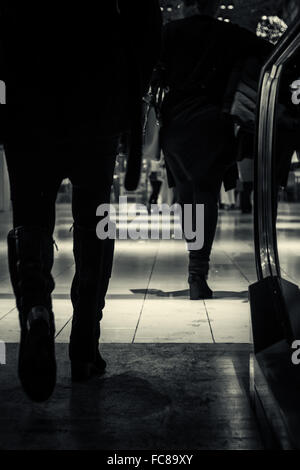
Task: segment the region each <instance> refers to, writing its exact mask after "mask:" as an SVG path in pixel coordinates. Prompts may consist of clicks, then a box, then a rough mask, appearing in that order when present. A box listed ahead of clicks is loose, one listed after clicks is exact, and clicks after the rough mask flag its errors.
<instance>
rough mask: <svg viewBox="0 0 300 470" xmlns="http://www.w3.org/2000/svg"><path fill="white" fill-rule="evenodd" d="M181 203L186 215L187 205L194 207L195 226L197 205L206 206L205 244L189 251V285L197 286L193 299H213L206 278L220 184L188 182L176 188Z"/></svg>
mask: <svg viewBox="0 0 300 470" xmlns="http://www.w3.org/2000/svg"><path fill="white" fill-rule="evenodd" d="M176 190H177V193H178V199H179V203H180V205H181V207H182V211H183V214H184V213H185V204H192V206H193V220H192V221H191V223H192V224H193V228H194V229H195V227H194V224H195V220H196V219H195V212H196V204H203V205H204V243H203V246H202V248H201V249H199V250H189V283H190V286H192V285H196V286H198V287H195V289H191V290H194V291H195V292H194V294H193V293H192V292H191V298H192V297H196V298H203V297H211V296H212V292H211V290H210V289H209V288H208V286H207V284H206V278H207V275H208V271H209V261H210V254H211V250H212V245H213V241H214V237H215V233H216V227H217V221H218V195H219V190H220V185H219V184H212V185H211V186H210V187H209V186H208V185H207V183H205V184H201V183H191V182H187V183H184V184H178V185H177V186H176Z"/></svg>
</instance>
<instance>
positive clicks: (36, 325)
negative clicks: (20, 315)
mask: <svg viewBox="0 0 300 470" xmlns="http://www.w3.org/2000/svg"><path fill="white" fill-rule="evenodd" d="M19 377H20V380H21V383H22V386H23V389H24V391H25V392H26V393H27V395H28V396H29V398H30V399H31V400H33V401H37V402H42V401H45V400H47V399H48V398H49V397H50V396H51V394H52V393H53V390H54V387H55V382H56V361H55V346H54V334H53V328H51V326H50V320H49V314H48V312H47V310H46V309H45V308H43V307H35V308H33V309H32V310H31V312H30V313H29V320H28V322H27V328H23V331H22V333H21V342H20V351H19Z"/></svg>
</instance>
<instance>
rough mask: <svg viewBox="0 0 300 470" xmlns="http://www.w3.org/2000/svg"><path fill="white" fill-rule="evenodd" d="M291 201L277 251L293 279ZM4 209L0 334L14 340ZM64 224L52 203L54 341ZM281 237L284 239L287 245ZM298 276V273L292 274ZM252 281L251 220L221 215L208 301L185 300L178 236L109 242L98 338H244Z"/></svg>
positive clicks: (64, 275)
mask: <svg viewBox="0 0 300 470" xmlns="http://www.w3.org/2000/svg"><path fill="white" fill-rule="evenodd" d="M297 209H298V205H295V204H294V205H290V206H288V205H282V206H281V207H280V214H279V220H278V228H279V246H280V255H281V260H282V266H283V273H284V275H285V277H287V278H288V279H290V280H292V281H297V276H298V273H299V263H298V261H299V259H298V257H299V256H300V253H299V255H297V252H296V250H295V247H296V245H297V247H298V244H299V242H298V239H297V236H298V233H299V230H300V228H299V227H300V219H299V217H298V216H297ZM10 217H11V215H10V213H0V338H1V340H4V341H7V342H16V341H17V340H18V335H19V327H18V319H17V311H16V309H15V301H14V298H13V294H12V290H11V286H10V282H9V278H8V271H7V260H6V241H5V236H6V233H7V231H8V229H9V227H10ZM71 225H72V221H71V217H70V210H69V207H68V206H67V205H59V206H58V210H57V226H56V233H55V238H56V242H57V244H58V247H59V251H58V252H56V253H55V265H54V270H53V274H54V277H55V282H56V290H55V293H54V297H53V298H54V310H55V316H56V331H57V342H66V341H68V337H69V334H70V319H71V315H72V308H71V304H70V300H69V288H70V283H71V280H72V276H73V270H74V264H73V258H72V234H71V233H70V231H69V229H70V226H71ZM287 240H288V243H287ZM298 277H299V276H298ZM255 280H256V274H255V265H254V255H253V233H252V217H251V216H248V215H241V214H240V213H239V212H238V211H231V212H221V213H220V219H219V226H218V231H217V236H216V241H215V245H214V250H213V256H212V263H211V271H210V279H209V284H210V286H211V287H212V289H213V290H214V298H213V299H212V300H205V301H190V300H189V299H188V290H187V289H188V285H187V256H186V251H185V244H184V242H182V241H179V240H161V241H155V240H153V241H151V240H147V241H130V240H129V241H127V240H126V241H117V243H116V252H115V263H114V270H113V276H112V280H111V283H110V287H109V292H108V296H107V303H106V308H105V311H104V318H103V321H102V338H101V341H102V342H105V343H111V342H119V343H153V342H156V343H157V342H161V343H176V342H178V343H183V342H184V343H214V342H216V343H247V342H248V341H249V304H248V298H247V295H248V293H247V289H248V285H249V283H251V282H254V281H255Z"/></svg>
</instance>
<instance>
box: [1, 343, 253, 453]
mask: <svg viewBox="0 0 300 470" xmlns="http://www.w3.org/2000/svg"><path fill="white" fill-rule="evenodd" d="M17 350H18V347H17V345H16V344H8V345H7V365H5V366H1V367H0V395H1V401H0V449H2V450H12V449H14V450H16V449H21V450H31V449H34V450H38V449H52V450H69V449H71V450H137V449H138V450H150V449H152V450H153V449H157V450H176V449H177V450H178V449H208V450H215V449H224V450H227V449H234V450H237V449H248V450H254V449H260V448H261V444H260V440H259V437H258V432H257V428H256V423H255V421H254V418H253V416H252V412H251V409H250V407H249V402H248V399H247V396H246V393H245V390H244V389H243V386H242V383H243V382H242V381H240V380H239V377H240V376H241V377H244V376H245V375H247V374H248V358H249V345H245V344H234V345H228V344H227V345H226V344H201V345H199V344H104V345H103V346H102V352H103V355H104V357H105V359H106V360H107V362H108V369H107V372H106V374H105V375H104V376H102V377H99V378H95V379H92V380H91V381H89V382H88V383H85V384H76V385H72V383H71V380H70V370H69V367H70V366H69V361H68V346H67V344H57V347H56V351H57V358H58V361H57V362H58V381H57V386H56V389H55V392H54V394H53V396H52V398H51V399H50V400H49V401H48V402H46V403H45V404H34V403H32V402H30V401H29V400H28V399H27V398H26V396H24V394H23V392H22V390H21V389H20V385H19V381H18V378H17V374H16V368H17ZM236 358H238V361H236V360H235V359H236Z"/></svg>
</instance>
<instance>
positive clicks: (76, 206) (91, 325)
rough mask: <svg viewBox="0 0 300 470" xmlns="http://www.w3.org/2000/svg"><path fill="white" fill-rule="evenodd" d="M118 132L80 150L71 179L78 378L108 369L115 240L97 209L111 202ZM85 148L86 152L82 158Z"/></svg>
mask: <svg viewBox="0 0 300 470" xmlns="http://www.w3.org/2000/svg"><path fill="white" fill-rule="evenodd" d="M118 140H119V139H118V138H116V137H112V138H107V139H103V140H102V141H99V142H94V143H91V142H90V143H89V144H87V145H86V146H85V148H83V149H82V152H81V153H80V155H79V157H80V158H79V160H78V161H79V163H78V165H75V166H74V168H73V170H72V174H71V175H70V179H71V181H72V184H73V198H72V210H73V217H74V233H73V238H74V247H73V251H74V259H75V276H74V279H73V283H72V289H71V299H72V303H73V308H74V311H73V321H72V332H71V337H70V348H69V356H70V359H71V364H72V378H73V380H76V381H77V380H79V381H80V380H85V379H88V378H89V377H90V375H91V374H92V373H93V372H96V373H99V372H103V370H104V369H105V365H106V364H105V361H104V360H103V359H102V358H101V356H100V354H99V349H98V343H99V339H100V320H101V318H102V310H103V308H104V304H105V295H106V292H107V289H108V284H109V279H110V276H111V270H112V263H113V252H114V240H111V239H105V240H100V239H98V238H97V234H96V227H97V224H98V223H99V217H96V210H97V208H98V206H99V205H101V204H109V202H110V192H111V186H112V181H113V173H114V167H115V158H116V153H117V146H118ZM83 152H85V153H86V158H84V159H82V155H83Z"/></svg>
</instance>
